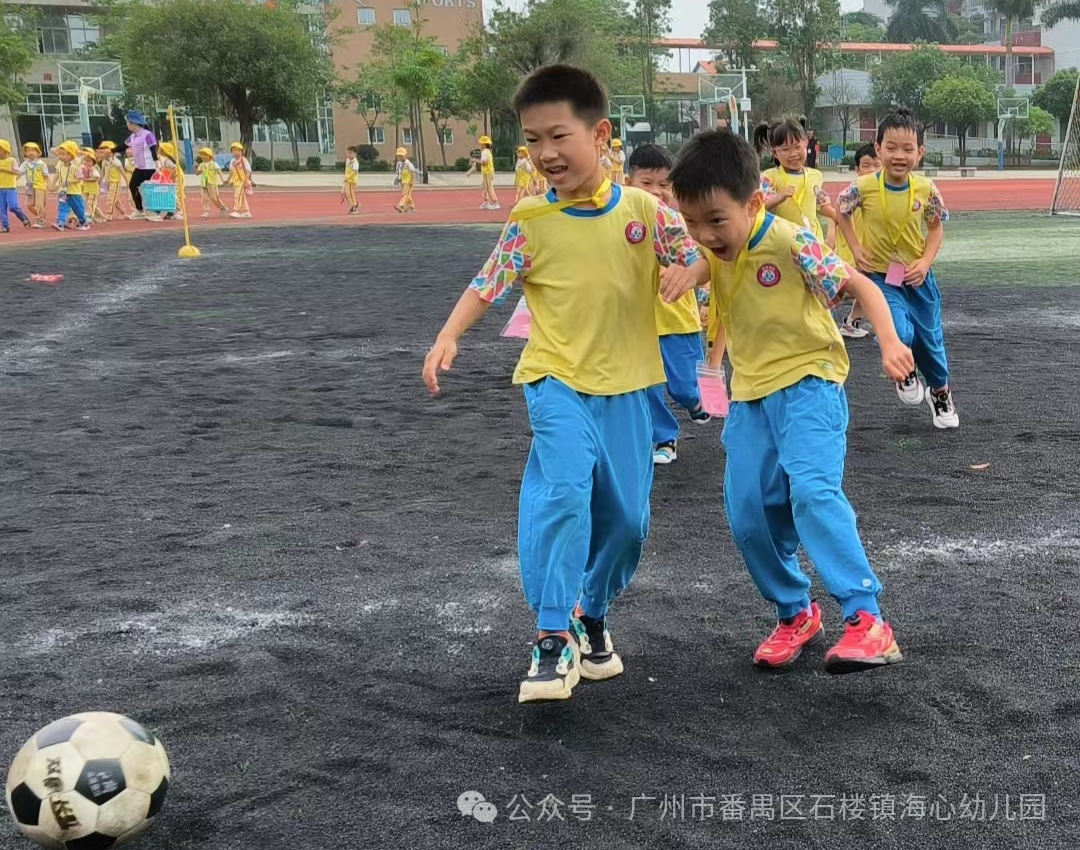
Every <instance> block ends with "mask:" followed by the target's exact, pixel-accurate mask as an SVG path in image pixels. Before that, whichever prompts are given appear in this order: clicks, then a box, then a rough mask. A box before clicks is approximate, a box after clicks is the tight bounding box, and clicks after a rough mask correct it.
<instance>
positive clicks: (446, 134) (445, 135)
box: [442, 127, 454, 145]
mask: <svg viewBox="0 0 1080 850" xmlns="http://www.w3.org/2000/svg"><path fill="white" fill-rule="evenodd" d="M442 140H443V144H444V145H452V144H453V143H454V131H453V130H451V129H450V128H449V127H447V128H446V129H445V130H443V131H442Z"/></svg>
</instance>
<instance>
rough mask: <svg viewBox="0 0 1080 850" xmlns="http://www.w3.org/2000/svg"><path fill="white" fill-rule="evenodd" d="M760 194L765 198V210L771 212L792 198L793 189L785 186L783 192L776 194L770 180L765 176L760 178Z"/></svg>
mask: <svg viewBox="0 0 1080 850" xmlns="http://www.w3.org/2000/svg"><path fill="white" fill-rule="evenodd" d="M761 194H762V195H764V196H765V209H767V210H769V211H770V212H771V211H772V210H774V209H776V208H777V207H778V206H780V204H782V203H784V201H786V200H787V199H788V198H792V197H794V196H795V189H794V188H793V187H791V186H785V187H784V191H783V192H778V191H777V190H776V184H775V183H774V182H773V181H772V178H771V177H769V176H767V175H765V176H762V178H761Z"/></svg>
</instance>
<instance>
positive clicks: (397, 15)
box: [394, 9, 412, 27]
mask: <svg viewBox="0 0 1080 850" xmlns="http://www.w3.org/2000/svg"><path fill="white" fill-rule="evenodd" d="M394 26H395V27H411V26H412V13H411V12H410V11H409V10H408V9H394Z"/></svg>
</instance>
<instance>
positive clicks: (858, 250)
mask: <svg viewBox="0 0 1080 850" xmlns="http://www.w3.org/2000/svg"><path fill="white" fill-rule="evenodd" d="M861 206H862V196H861V195H860V194H859V185H858V184H857V183H852V184H851V185H850V186H848V187H847V188H846V189H845V190H844V191H843V192H841V193H840V195H839V196H838V197H837V199H836V212H837V213H838V214H837V216H836V219H835V221H836V226H837V227H839V228H840V232H841V233H843V234H844V241H845V242H847V244H848V250H850V251H851V256H852V257H854V258H855V265H856V266H857V267H858V268H861V269H865V268H868V267H869V263H870V258H869V257H868V256H867V254H866V249H865V248H863V246H862V243H861V242H859V237H858V236H856V235H855V224H854V222H852V220H851V217H852V216H853V215H855V210H857V209H859V207H861Z"/></svg>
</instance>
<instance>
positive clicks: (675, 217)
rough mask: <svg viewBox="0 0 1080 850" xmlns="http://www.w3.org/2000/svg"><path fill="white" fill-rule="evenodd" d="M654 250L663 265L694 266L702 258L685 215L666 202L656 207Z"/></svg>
mask: <svg viewBox="0 0 1080 850" xmlns="http://www.w3.org/2000/svg"><path fill="white" fill-rule="evenodd" d="M653 250H654V251H655V252H656V259H657V260H659V261H660V265H662V266H692V265H693V264H694V263H696V262H697V261H698V260H699V259H701V254H700V253H699V251H698V248H697V245H696V244H695V243H694V240H693V239H691V238H690V233H689V232H688V231H687V229H686V222H685V221H683V217H682V216H681V215H680V214H679V213H678V212H677V211H675V210H673V209H672V208H671V207H669V206H667V205H666V204H658V205H657V208H656V223H655V225H654V226H653Z"/></svg>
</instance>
